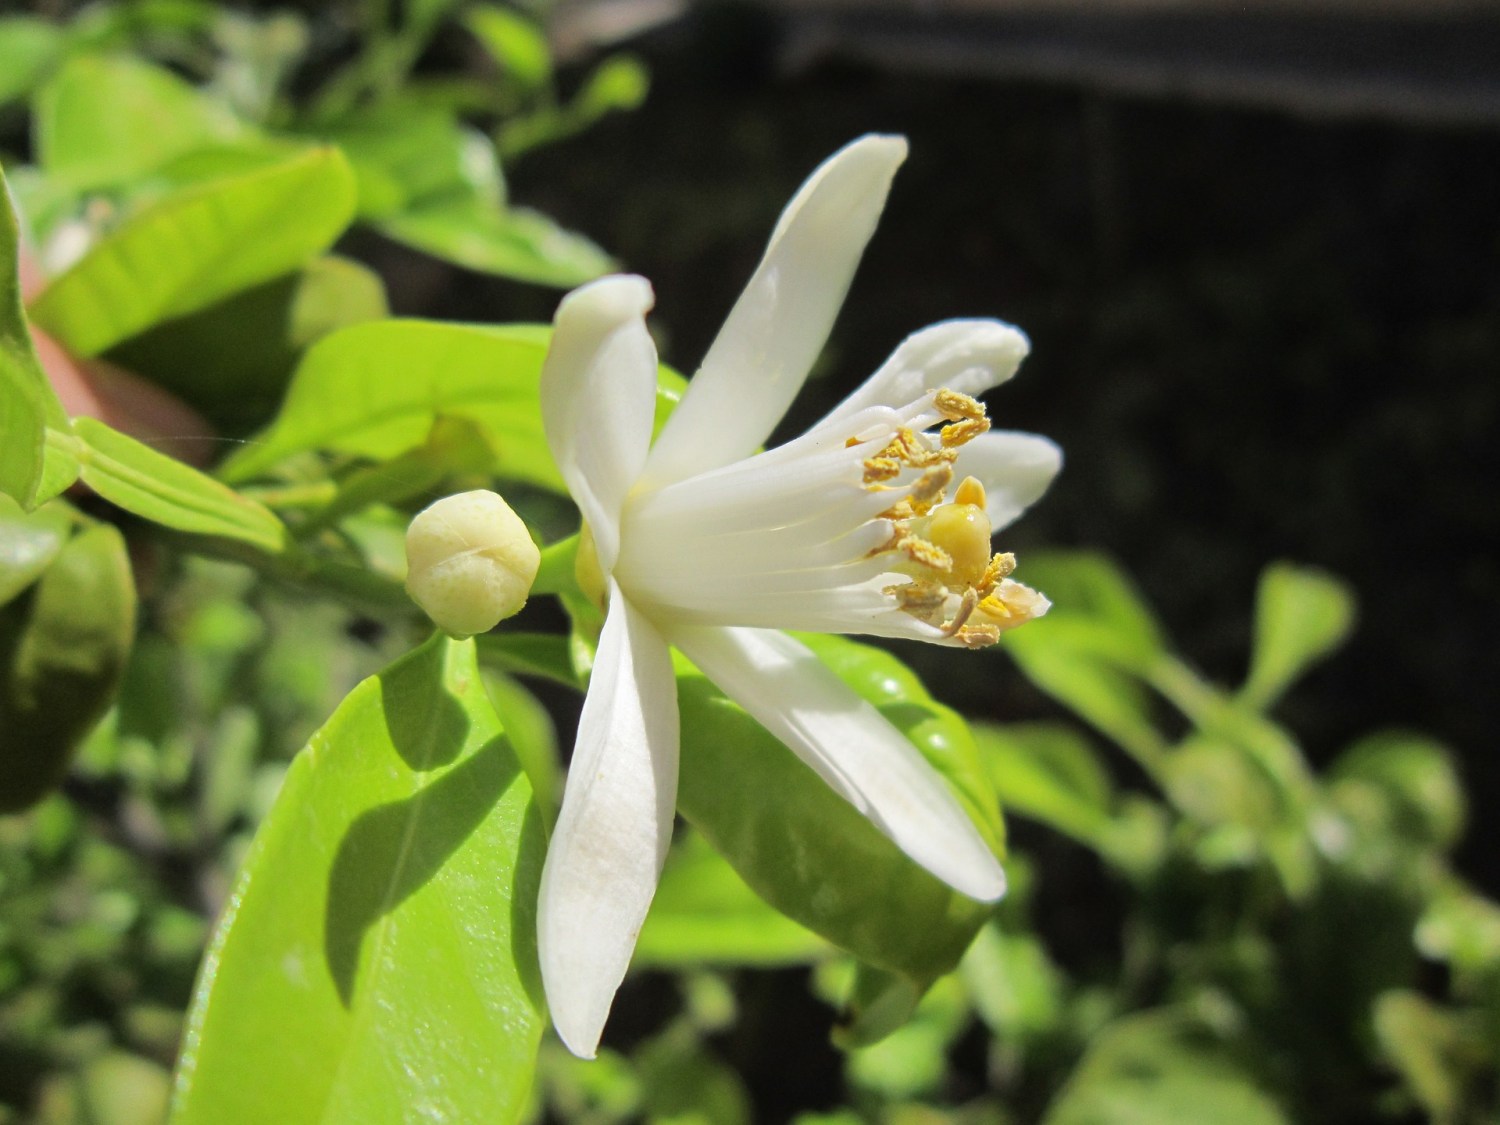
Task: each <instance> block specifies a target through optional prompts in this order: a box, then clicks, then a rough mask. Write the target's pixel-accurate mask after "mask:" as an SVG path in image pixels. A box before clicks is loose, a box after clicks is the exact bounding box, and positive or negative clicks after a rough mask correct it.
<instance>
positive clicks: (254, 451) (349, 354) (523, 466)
mask: <svg viewBox="0 0 1500 1125" xmlns="http://www.w3.org/2000/svg"><path fill="white" fill-rule="evenodd" d="M548 339H549V330H548V329H547V328H545V327H542V326H538V325H507V326H503V327H479V326H474V325H462V324H441V323H437V322H435V321H422V320H387V321H381V322H380V323H376V324H365V325H356V326H355V327H353V328H346V329H344V330H343V331H340V332H336V333H334V334H333V335H331V336H329V337H328V338H327V339H325V340H322V341H320V342H319V343H318V344H317V345H315V346H314V347H313V348H312V349H311V350H310V351H309V352H308V353H307V356H306V357H305V358H304V359H303V361H302V363H301V364H300V365H299V366H298V368H297V371H296V374H295V375H294V376H293V378H292V385H291V387H290V389H289V390H288V391H287V398H286V403H285V405H284V406H283V407H282V410H281V414H280V415H279V416H278V417H277V419H276V421H275V422H274V423H273V424H272V426H271V428H270V429H269V430H267V431H266V433H265V434H264V435H263V436H262V438H261V439H260V440H259V441H256V442H254V443H252V444H250V445H247V446H245V447H244V449H243V450H242V451H241V452H240V453H239V454H237V455H236V456H234V457H232V458H230V460H229V461H228V462H226V463H225V465H224V467H223V475H224V476H225V477H226V478H227V479H229V480H244V479H247V478H249V477H252V476H255V475H257V474H260V473H263V472H265V471H266V470H267V469H269V468H271V467H273V466H274V465H276V464H277V462H279V461H281V460H283V459H285V458H287V457H289V456H291V455H293V454H296V453H303V452H307V451H309V450H314V449H322V450H328V451H331V452H338V453H350V454H357V455H360V456H364V457H369V458H372V459H374V460H388V459H389V458H392V457H395V456H397V455H398V454H401V453H404V452H406V451H407V450H410V449H414V448H416V447H417V446H420V445H421V444H422V443H423V442H424V441H425V440H426V439H427V435H428V433H429V432H430V431H431V429H432V425H433V422H434V421H435V420H436V419H437V418H438V417H440V416H451V417H455V418H464V419H468V420H470V421H472V422H475V423H477V424H478V425H479V426H480V427H481V429H482V430H483V431H484V432H485V434H486V435H487V436H488V437H489V438H490V440H491V443H492V444H493V445H494V447H495V449H496V450H497V451H498V457H497V460H496V464H495V466H494V470H493V471H494V472H496V473H497V474H498V475H500V476H504V477H509V478H513V479H517V480H524V481H528V482H530V483H533V484H538V485H541V486H543V487H544V488H550V489H553V490H554V491H558V492H561V491H564V486H563V483H562V478H561V476H560V475H559V474H558V472H557V468H556V466H555V465H553V463H552V457H551V454H550V453H549V452H548V450H547V442H546V439H545V437H544V436H543V434H542V421H541V409H540V406H539V403H538V399H537V384H538V381H539V379H540V378H541V371H542V358H543V356H544V355H545V354H546V348H547V340H548ZM682 386H683V383H682V379H681V377H680V376H677V375H674V374H672V373H671V372H668V371H667V370H666V369H662V371H661V373H660V374H659V376H658V391H657V395H658V403H659V404H663V403H668V402H671V401H675V400H676V398H677V397H678V395H679V394H680V390H681V387H682Z"/></svg>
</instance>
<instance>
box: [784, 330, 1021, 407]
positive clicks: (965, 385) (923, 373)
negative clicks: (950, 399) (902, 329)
mask: <svg viewBox="0 0 1500 1125" xmlns="http://www.w3.org/2000/svg"><path fill="white" fill-rule="evenodd" d="M1030 350H1031V344H1030V342H1029V341H1028V340H1027V339H1026V335H1025V333H1023V332H1022V331H1021V330H1020V329H1018V328H1015V327H1014V326H1012V325H1009V324H1005V323H1004V322H1002V321H998V320H945V321H942V322H941V323H939V324H933V325H929V326H928V327H926V328H924V329H922V330H921V331H920V332H914V333H912V334H911V335H910V336H908V337H907V338H906V339H905V340H903V341H902V342H901V345H900V347H898V348H897V349H896V350H895V351H894V352H893V353H891V358H890V359H888V360H886V361H885V363H884V364H882V365H881V367H880V370H879V371H877V372H875V374H873V375H871V376H870V377H869V378H868V379H866V380H865V381H864V383H863V384H861V385H860V386H859V387H858V389H856V390H855V391H854V393H853V394H851V395H850V396H849V397H848V398H846V399H844V401H843V402H841V403H839V404H838V405H837V406H835V407H834V408H833V409H832V410H831V411H829V412H828V415H827V416H826V417H825V418H824V419H823V420H822V421H821V422H819V423H818V424H817V425H816V426H814V427H812V429H811V430H809V431H808V432H809V433H813V432H816V431H818V430H821V429H822V428H823V427H825V426H829V425H832V424H835V423H838V422H840V421H842V420H844V419H847V418H849V417H851V416H852V415H854V414H856V413H858V412H859V411H861V410H865V409H868V408H870V407H873V406H901V405H903V404H905V403H909V402H913V401H915V400H916V399H919V398H921V397H922V395H923V394H924V393H926V392H927V391H935V390H938V389H940V388H944V387H946V388H947V389H948V390H951V391H958V392H960V393H961V394H966V395H971V396H974V397H978V396H979V395H982V394H984V392H985V391H987V390H989V389H990V388H992V387H997V386H999V385H1000V384H1001V383H1003V382H1005V381H1006V380H1007V379H1009V378H1010V377H1011V376H1012V375H1014V374H1015V373H1016V368H1018V367H1019V366H1020V365H1021V361H1022V360H1023V359H1025V358H1026V355H1027V353H1028V352H1029V351H1030Z"/></svg>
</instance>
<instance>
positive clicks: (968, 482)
mask: <svg viewBox="0 0 1500 1125" xmlns="http://www.w3.org/2000/svg"><path fill="white" fill-rule="evenodd" d="M953 502H954V503H955V504H973V505H974V507H976V508H983V507H984V502H985V496H984V485H982V484H980V483H979V480H978V478H976V477H964V479H963V480H962V481H960V482H959V485H958V490H957V491H956V492H954V493H953Z"/></svg>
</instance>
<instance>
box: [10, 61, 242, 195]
mask: <svg viewBox="0 0 1500 1125" xmlns="http://www.w3.org/2000/svg"><path fill="white" fill-rule="evenodd" d="M248 135H250V131H249V129H248V128H247V127H246V126H245V125H244V124H243V123H242V122H240V121H239V120H238V119H237V118H236V117H235V116H234V115H233V114H232V113H231V112H230V111H229V110H228V109H227V108H226V107H225V106H224V104H223V103H221V102H219V101H217V100H215V99H213V98H209V97H207V96H205V95H203V94H200V93H199V92H198V91H197V90H195V89H194V88H193V87H192V86H190V85H189V84H188V83H186V82H184V81H183V80H182V79H180V78H178V77H177V76H176V75H175V74H173V73H172V72H171V71H168V70H163V69H161V68H160V67H156V66H152V65H151V64H149V63H145V62H141V61H140V60H138V59H133V58H129V57H127V56H124V55H114V56H81V57H76V58H73V59H70V60H69V61H68V62H67V63H66V64H65V65H64V66H63V68H62V69H61V70H60V71H59V72H58V73H57V74H56V75H55V76H54V77H53V78H52V79H51V81H49V82H48V83H47V84H46V85H45V86H44V87H43V88H42V90H41V92H40V93H39V95H38V96H37V100H36V117H35V124H34V138H35V143H36V152H37V159H38V162H39V163H40V164H41V165H42V167H43V168H45V169H46V171H47V173H48V175H50V176H52V177H54V178H56V179H58V180H60V181H62V182H64V183H66V184H67V185H68V186H69V187H70V188H72V189H73V190H75V191H93V190H96V189H99V188H103V187H111V186H113V185H116V184H124V183H128V182H129V181H131V180H134V179H137V178H138V177H141V176H143V175H144V174H146V173H148V172H151V171H153V170H154V169H157V168H159V167H161V166H162V165H163V164H165V163H167V162H168V161H169V160H172V159H173V158H175V157H178V156H182V155H183V154H185V153H188V152H191V151H192V150H193V149H197V148H206V147H209V146H214V145H225V144H229V143H232V142H234V141H237V140H239V139H242V138H245V137H247V136H248Z"/></svg>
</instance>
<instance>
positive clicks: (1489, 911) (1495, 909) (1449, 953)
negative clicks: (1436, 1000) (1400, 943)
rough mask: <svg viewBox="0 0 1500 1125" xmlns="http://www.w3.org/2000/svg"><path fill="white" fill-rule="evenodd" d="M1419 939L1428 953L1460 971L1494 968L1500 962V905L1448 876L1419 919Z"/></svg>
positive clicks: (1429, 955)
mask: <svg viewBox="0 0 1500 1125" xmlns="http://www.w3.org/2000/svg"><path fill="white" fill-rule="evenodd" d="M1416 941H1417V948H1418V949H1419V950H1421V952H1422V955H1423V956H1424V957H1430V958H1432V959H1433V960H1434V961H1447V962H1449V963H1450V964H1452V965H1453V967H1454V968H1455V969H1458V970H1460V971H1467V972H1492V971H1493V970H1494V969H1495V968H1496V967H1497V966H1500V905H1497V904H1496V903H1494V902H1493V901H1491V900H1490V899H1487V898H1485V897H1484V896H1483V895H1479V894H1476V893H1475V892H1474V891H1473V890H1472V889H1470V888H1469V887H1467V886H1465V885H1464V884H1463V883H1462V882H1461V881H1459V880H1458V879H1454V878H1448V879H1445V880H1444V881H1443V883H1442V885H1441V886H1440V887H1438V888H1437V891H1436V893H1435V894H1434V895H1433V897H1432V901H1431V902H1430V903H1428V906H1427V910H1426V912H1425V913H1423V915H1422V918H1421V920H1420V921H1419V922H1418V923H1417V933H1416Z"/></svg>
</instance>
